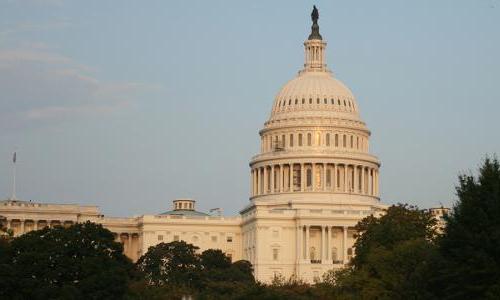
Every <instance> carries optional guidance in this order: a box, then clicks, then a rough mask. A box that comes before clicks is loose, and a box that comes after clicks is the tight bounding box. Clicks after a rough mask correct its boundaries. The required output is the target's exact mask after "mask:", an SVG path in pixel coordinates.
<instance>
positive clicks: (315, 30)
mask: <svg viewBox="0 0 500 300" xmlns="http://www.w3.org/2000/svg"><path fill="white" fill-rule="evenodd" d="M318 19H319V12H318V9H317V8H316V5H313V11H312V13H311V20H312V21H313V25H312V26H311V34H310V35H309V39H310V40H322V39H323V38H322V37H321V34H319V25H318Z"/></svg>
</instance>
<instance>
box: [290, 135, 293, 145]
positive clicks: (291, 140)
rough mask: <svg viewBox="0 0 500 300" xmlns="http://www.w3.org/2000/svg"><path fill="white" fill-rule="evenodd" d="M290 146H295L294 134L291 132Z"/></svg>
mask: <svg viewBox="0 0 500 300" xmlns="http://www.w3.org/2000/svg"><path fill="white" fill-rule="evenodd" d="M290 147H293V134H290Z"/></svg>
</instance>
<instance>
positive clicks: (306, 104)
mask: <svg viewBox="0 0 500 300" xmlns="http://www.w3.org/2000/svg"><path fill="white" fill-rule="evenodd" d="M307 112H311V113H312V112H314V114H315V115H325V114H326V115H329V116H333V115H332V113H334V114H335V115H336V116H338V117H344V118H346V117H347V118H350V119H352V118H354V119H358V106H357V103H356V100H355V98H354V96H353V94H352V92H351V91H350V90H349V88H347V87H346V86H345V85H344V84H343V83H342V82H340V81H339V80H337V79H335V78H334V77H333V76H332V74H331V73H330V72H327V71H323V72H308V71H302V72H300V73H299V75H298V76H297V77H295V78H294V79H292V80H290V81H289V82H288V83H286V84H285V85H284V86H283V88H282V89H281V90H280V91H279V93H278V95H277V96H276V98H275V100H274V105H273V110H272V113H271V119H274V118H277V117H284V116H283V114H286V115H287V116H288V115H289V114H291V115H295V116H297V114H302V115H311V114H309V113H307ZM321 112H325V114H322V113H321ZM318 113H319V114H318Z"/></svg>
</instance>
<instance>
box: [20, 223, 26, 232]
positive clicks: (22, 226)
mask: <svg viewBox="0 0 500 300" xmlns="http://www.w3.org/2000/svg"><path fill="white" fill-rule="evenodd" d="M25 222H26V220H21V232H20V235H21V234H23V233H24V223H25Z"/></svg>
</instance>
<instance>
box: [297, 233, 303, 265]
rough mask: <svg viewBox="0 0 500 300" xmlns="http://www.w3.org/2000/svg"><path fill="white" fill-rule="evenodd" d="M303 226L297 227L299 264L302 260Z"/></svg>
mask: <svg viewBox="0 0 500 300" xmlns="http://www.w3.org/2000/svg"><path fill="white" fill-rule="evenodd" d="M302 234H303V233H302V226H297V254H296V257H297V263H299V262H300V260H301V259H302V251H301V250H302Z"/></svg>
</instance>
